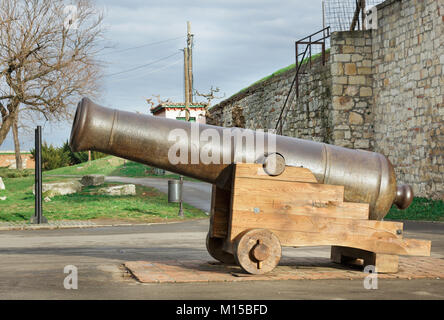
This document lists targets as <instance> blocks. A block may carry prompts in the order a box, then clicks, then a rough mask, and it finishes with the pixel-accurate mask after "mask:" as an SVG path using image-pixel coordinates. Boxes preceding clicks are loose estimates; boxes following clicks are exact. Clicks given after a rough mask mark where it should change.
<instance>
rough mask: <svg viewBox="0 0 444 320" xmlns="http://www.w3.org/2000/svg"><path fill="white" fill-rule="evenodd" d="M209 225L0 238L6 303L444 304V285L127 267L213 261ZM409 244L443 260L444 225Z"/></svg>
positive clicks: (322, 250) (413, 232)
mask: <svg viewBox="0 0 444 320" xmlns="http://www.w3.org/2000/svg"><path fill="white" fill-rule="evenodd" d="M207 229H208V220H207V219H205V220H197V221H188V222H182V223H171V224H156V225H140V226H137V225H136V226H125V227H100V228H88V229H64V230H33V231H30V230H28V231H1V232H0V299H444V280H379V289H378V290H366V289H364V287H363V284H362V281H359V280H353V281H350V280H314V281H313V280H312V281H310V280H294V281H263V282H262V281H245V282H237V283H236V282H230V283H188V284H179V283H178V284H140V283H138V282H137V281H135V280H134V279H132V278H130V277H128V275H127V274H126V273H125V272H124V270H123V269H122V268H120V266H121V264H122V263H123V262H125V261H131V260H169V259H202V260H210V256H209V255H208V253H207V252H206V249H205V236H206V232H207ZM405 229H406V232H405V236H406V237H414V238H418V239H429V240H432V241H433V245H432V256H434V257H437V258H441V259H443V258H444V224H441V223H407V224H406V227H405ZM283 254H284V256H287V257H293V256H312V257H313V256H318V257H328V256H329V247H312V248H298V249H294V248H285V249H284V251H283ZM67 265H74V266H76V267H77V268H78V272H79V286H78V289H77V290H66V289H64V286H63V281H64V278H65V277H66V275H67V274H64V272H63V270H64V267H65V266H67Z"/></svg>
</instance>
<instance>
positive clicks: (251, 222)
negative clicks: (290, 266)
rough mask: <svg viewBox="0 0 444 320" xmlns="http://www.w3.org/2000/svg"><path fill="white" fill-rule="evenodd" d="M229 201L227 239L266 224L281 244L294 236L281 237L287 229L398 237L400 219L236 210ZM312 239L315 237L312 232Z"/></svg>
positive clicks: (379, 237)
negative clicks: (228, 233)
mask: <svg viewBox="0 0 444 320" xmlns="http://www.w3.org/2000/svg"><path fill="white" fill-rule="evenodd" d="M236 208H237V207H236V206H234V205H233V209H234V210H233V213H232V218H231V234H230V239H231V240H234V239H235V237H236V236H237V235H238V234H239V233H240V232H242V231H243V230H247V229H251V228H266V229H269V230H271V231H272V232H273V233H276V235H277V236H278V237H279V239H281V242H282V244H283V245H289V246H291V245H292V241H293V238H294V237H290V238H289V239H285V238H284V237H283V236H281V234H284V235H286V236H287V235H288V234H291V232H295V233H297V232H302V233H306V234H307V235H310V234H313V236H316V235H318V234H319V235H328V236H329V237H332V236H334V237H337V238H341V237H345V236H347V235H348V236H354V235H358V236H364V237H367V238H369V239H401V238H402V234H398V230H402V228H403V224H402V223H401V222H389V221H376V220H357V219H347V218H334V217H322V216H314V215H293V214H287V213H283V214H279V213H275V212H273V210H269V211H267V210H261V211H256V212H254V211H245V210H236ZM315 239H318V237H317V236H316V237H315Z"/></svg>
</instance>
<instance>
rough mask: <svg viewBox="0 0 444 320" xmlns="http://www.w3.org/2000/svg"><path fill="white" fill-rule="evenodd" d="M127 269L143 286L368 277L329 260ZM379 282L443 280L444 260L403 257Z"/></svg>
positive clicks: (174, 263)
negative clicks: (250, 270) (253, 267)
mask: <svg viewBox="0 0 444 320" xmlns="http://www.w3.org/2000/svg"><path fill="white" fill-rule="evenodd" d="M124 265H125V267H126V268H127V269H128V270H129V272H130V273H131V274H132V275H133V276H134V277H135V278H136V279H137V280H139V281H140V282H142V283H181V282H182V283H187V282H238V281H253V280H255V281H272V280H334V279H349V280H353V279H363V278H365V277H366V276H368V273H365V272H363V271H362V267H361V268H356V267H355V268H353V267H347V266H344V265H341V264H337V263H334V262H332V261H331V260H330V259H329V258H321V257H311V258H307V257H297V258H293V259H291V260H290V259H286V261H285V259H284V261H281V263H280V264H279V265H278V266H277V267H276V268H275V269H274V270H273V271H272V272H270V273H267V274H264V275H249V274H246V273H244V272H243V271H242V270H241V269H240V267H238V266H227V265H222V264H220V263H217V262H206V261H202V260H167V261H130V262H126V263H125V264H124ZM378 278H379V279H408V280H411V279H444V260H442V259H437V258H429V257H400V258H399V271H398V272H397V273H379V274H378Z"/></svg>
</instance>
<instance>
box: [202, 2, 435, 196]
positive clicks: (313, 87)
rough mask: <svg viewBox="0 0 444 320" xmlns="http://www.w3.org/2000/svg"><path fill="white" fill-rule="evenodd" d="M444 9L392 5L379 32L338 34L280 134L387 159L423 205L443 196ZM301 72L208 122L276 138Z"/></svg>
mask: <svg viewBox="0 0 444 320" xmlns="http://www.w3.org/2000/svg"><path fill="white" fill-rule="evenodd" d="M443 16H444V0H424V1H417V0H404V1H400V0H388V1H385V2H384V3H382V4H380V5H379V6H378V29H377V30H372V31H370V30H369V31H354V32H337V33H333V35H332V38H331V50H330V55H329V60H328V62H327V63H326V65H325V66H324V65H322V64H321V63H320V60H317V62H316V63H314V66H313V68H312V69H310V70H308V73H307V74H305V75H303V76H301V77H300V81H301V85H300V89H299V90H300V96H299V98H298V99H294V101H293V103H292V104H291V105H290V106H289V108H288V112H286V114H285V122H284V127H283V134H284V135H289V136H293V137H298V138H302V139H309V140H315V141H321V142H326V143H331V144H335V145H340V146H344V147H349V148H358V149H366V150H373V151H376V152H380V153H382V154H385V155H386V156H388V158H389V159H390V161H391V162H392V163H393V164H394V166H395V168H396V174H397V178H398V181H400V182H401V183H408V184H411V185H412V186H413V188H414V192H415V194H416V195H417V196H423V197H431V198H442V197H443V193H444V182H443V180H444V178H443V177H444V78H443V75H444V32H443V31H444V17H443ZM294 73H295V69H294V68H293V69H291V70H289V71H287V72H285V73H283V74H280V75H277V76H274V77H272V78H270V79H268V80H266V81H264V82H261V83H258V84H255V85H253V86H251V87H249V88H248V89H247V90H245V91H243V92H241V93H239V94H237V95H235V96H233V97H231V98H229V99H227V100H225V101H223V102H221V103H220V104H218V105H216V106H214V107H213V108H212V109H211V110H210V112H211V115H212V119H211V120H210V123H213V124H217V125H222V126H239V127H246V128H251V129H269V128H270V129H274V127H275V125H276V121H277V119H278V117H279V112H280V109H281V107H282V105H283V103H284V100H285V98H286V95H287V93H288V90H289V88H290V84H291V81H292V80H293V78H294Z"/></svg>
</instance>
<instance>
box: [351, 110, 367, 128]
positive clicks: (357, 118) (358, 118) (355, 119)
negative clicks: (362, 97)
mask: <svg viewBox="0 0 444 320" xmlns="http://www.w3.org/2000/svg"><path fill="white" fill-rule="evenodd" d="M348 122H349V123H350V124H352V125H361V124H363V123H364V118H363V117H362V115H360V114H359V113H356V112H350V115H349V116H348Z"/></svg>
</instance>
